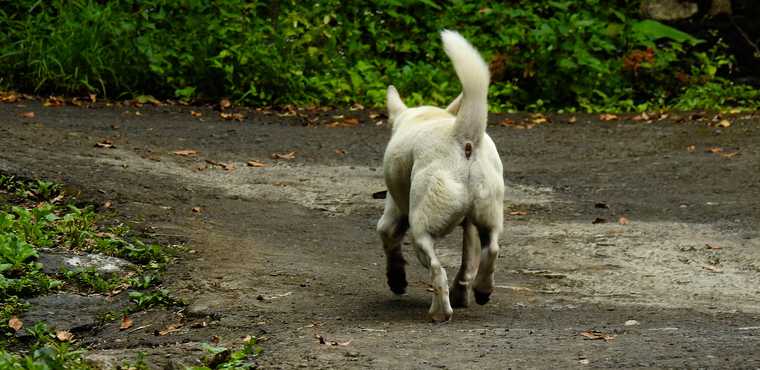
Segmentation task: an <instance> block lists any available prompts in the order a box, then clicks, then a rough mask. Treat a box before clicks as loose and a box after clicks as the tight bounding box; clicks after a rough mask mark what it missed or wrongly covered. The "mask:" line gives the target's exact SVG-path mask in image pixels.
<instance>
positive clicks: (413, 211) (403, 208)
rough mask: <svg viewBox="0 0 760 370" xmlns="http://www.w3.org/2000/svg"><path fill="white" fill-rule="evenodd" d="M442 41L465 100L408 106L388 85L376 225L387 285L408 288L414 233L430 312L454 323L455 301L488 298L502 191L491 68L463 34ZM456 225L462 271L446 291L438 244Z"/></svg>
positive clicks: (448, 35) (446, 35) (461, 303)
mask: <svg viewBox="0 0 760 370" xmlns="http://www.w3.org/2000/svg"><path fill="white" fill-rule="evenodd" d="M441 36H442V38H443V44H444V50H445V51H446V54H447V55H448V56H449V58H451V60H452V62H453V64H454V69H455V70H456V72H457V75H458V76H459V79H460V81H461V83H462V95H460V96H459V97H458V98H457V99H456V100H455V101H454V102H453V103H452V104H451V105H449V106H448V107H447V108H446V109H440V108H437V107H429V106H423V107H417V108H407V107H406V105H404V103H403V102H402V101H401V98H400V97H399V94H398V92H397V91H396V89H395V88H394V87H393V86H389V87H388V117H389V118H388V122H389V123H390V125H391V126H392V128H393V136H392V137H391V141H390V142H389V143H388V148H387V149H386V152H385V158H384V161H383V167H384V175H385V182H386V185H387V186H388V197H387V199H386V203H385V212H384V214H383V217H382V218H381V219H380V221H379V222H378V233H379V234H380V237H381V239H382V241H383V248H384V251H385V254H386V260H387V261H386V262H387V271H386V275H387V277H388V285H389V286H390V288H391V290H392V291H393V292H394V293H397V294H401V293H403V292H404V291H405V288H406V285H407V283H406V273H405V265H406V261H405V260H404V257H403V254H402V252H401V241H402V239H403V237H404V234H405V233H406V231H407V230H408V229H410V230H411V235H412V241H413V244H414V248H415V252H416V255H417V258H418V260H419V261H420V263H421V264H422V265H423V266H425V267H427V268H428V269H429V270H430V275H431V279H432V283H433V291H434V298H433V304H432V306H431V308H430V315H431V316H432V318H433V319H434V320H436V321H444V320H448V319H450V318H451V315H452V313H453V311H452V308H451V303H453V304H454V306H459V307H466V306H468V305H469V303H470V300H471V295H472V294H471V293H472V292H473V291H474V295H475V300H476V302H478V303H480V304H484V303H486V302H487V301H488V299H489V296H490V294H491V292H492V291H493V271H494V265H495V262H496V257H497V256H498V251H499V247H498V244H497V240H498V237H499V234H500V233H501V231H502V222H503V204H502V203H503V194H504V181H503V179H502V165H501V160H500V158H499V155H498V152H497V150H496V147H495V145H494V144H493V141H492V140H491V138H490V137H489V136H488V135H487V134H486V133H485V130H486V120H487V114H488V103H487V95H488V84H489V79H490V76H489V72H488V66H487V65H486V63H485V62H484V61H483V58H482V57H481V56H480V54H479V53H478V52H477V50H475V48H473V47H472V45H470V43H468V42H467V40H465V39H464V38H463V37H462V36H461V35H460V34H459V33H457V32H454V31H443V32H442V33H441ZM457 225H462V226H463V228H464V243H463V251H462V267H461V269H460V271H459V274H458V275H457V278H456V280H455V282H454V285H453V287H452V290H451V294H449V288H448V281H447V278H446V272H445V271H444V270H443V268H442V267H441V264H440V262H439V261H438V259H437V258H436V256H435V251H434V243H435V240H437V239H438V238H440V237H442V236H444V235H446V234H448V233H449V232H450V231H451V230H452V229H454V228H455V227H456V226H457ZM478 246H480V247H481V248H478ZM473 278H474V281H473Z"/></svg>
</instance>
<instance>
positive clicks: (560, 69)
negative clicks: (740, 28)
mask: <svg viewBox="0 0 760 370" xmlns="http://www.w3.org/2000/svg"><path fill="white" fill-rule="evenodd" d="M639 4H640V1H634V0H585V1H507V2H464V1H461V0H447V1H442V2H433V1H428V0H417V1H412V0H378V1H374V2H363V1H355V0H348V1H343V0H341V1H339V0H326V1H292V0H291V1H289V0H273V1H242V0H207V1H202V0H180V1H167V0H122V1H116V0H100V1H89V0H87V1H85V0H69V1H60V2H58V1H56V2H42V1H37V0H18V1H13V2H9V1H5V2H3V7H2V8H0V25H2V27H0V29H1V30H2V31H0V63H2V68H0V89H15V90H18V91H21V92H28V93H36V94H67V95H79V96H87V95H88V94H95V95H96V96H99V97H100V98H102V97H110V98H129V99H131V98H133V97H135V96H140V95H148V94H149V95H153V96H155V97H157V98H159V99H162V100H163V99H169V98H180V99H183V100H188V101H189V100H202V101H209V100H210V101H214V100H219V99H222V98H226V99H229V100H231V101H232V102H233V103H245V104H249V105H256V106H261V105H272V104H280V105H285V104H296V105H300V106H306V105H312V104H313V105H318V106H335V107H349V106H351V105H353V104H354V103H361V104H364V105H367V106H377V107H381V106H383V105H384V104H385V103H384V97H385V89H386V87H387V85H389V84H394V85H396V87H398V88H399V91H401V92H402V93H404V94H406V95H407V96H405V99H406V100H407V101H408V102H409V104H413V105H415V104H423V103H424V104H445V103H447V102H448V101H449V100H450V99H452V98H453V97H455V96H456V95H457V94H458V92H459V83H458V81H457V79H456V77H455V75H454V72H453V70H452V68H451V66H450V63H449V62H448V60H447V59H446V58H445V55H444V54H443V51H442V50H441V45H440V40H439V36H438V32H439V31H440V30H441V29H444V28H449V29H455V30H459V31H460V32H462V33H463V34H464V35H465V36H466V37H467V38H468V39H470V40H471V41H472V42H473V44H474V45H475V46H476V47H477V48H478V49H480V50H481V51H482V52H483V53H484V56H485V57H486V59H488V60H490V62H491V67H492V74H493V83H492V86H491V90H490V92H491V93H490V102H491V103H490V104H491V109H492V110H495V111H507V110H544V111H551V110H562V111H576V110H579V111H580V110H583V111H601V110H607V111H634V110H636V111H643V110H648V109H662V108H679V109H722V108H727V107H739V108H746V109H756V108H758V105H759V104H758V98H759V97H760V95H759V93H758V91H757V90H754V89H751V88H749V87H746V86H734V85H733V84H732V83H731V82H730V81H728V80H726V79H725V77H726V76H727V74H728V73H729V72H730V69H731V66H732V63H731V60H732V56H731V55H730V54H729V53H728V52H727V50H726V48H725V45H722V44H721V43H720V42H716V41H710V42H708V41H703V40H696V39H694V38H693V37H691V36H689V35H688V34H685V33H683V32H680V31H678V30H676V29H674V28H672V27H669V26H666V25H664V24H661V23H658V22H656V21H652V20H641V19H640V16H639V14H638V5H639ZM716 36H719V35H716ZM714 40H719V37H715V38H714Z"/></svg>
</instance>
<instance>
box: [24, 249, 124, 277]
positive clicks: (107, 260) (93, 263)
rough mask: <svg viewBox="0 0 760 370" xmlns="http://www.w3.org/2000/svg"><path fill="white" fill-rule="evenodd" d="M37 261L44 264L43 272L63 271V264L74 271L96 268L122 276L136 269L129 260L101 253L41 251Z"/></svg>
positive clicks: (57, 272)
mask: <svg viewBox="0 0 760 370" xmlns="http://www.w3.org/2000/svg"><path fill="white" fill-rule="evenodd" d="M37 263H41V264H42V272H44V273H46V274H60V273H62V272H63V270H61V269H60V267H58V266H63V268H65V269H66V270H68V271H74V270H76V269H78V268H81V269H85V270H86V269H89V268H95V271H96V272H99V273H101V274H117V275H120V276H121V275H124V274H125V272H126V271H131V270H133V269H134V265H133V264H132V263H130V262H129V261H127V260H123V259H121V258H116V257H111V256H103V255H100V254H85V255H78V254H69V253H66V254H51V253H40V257H39V258H38V259H37Z"/></svg>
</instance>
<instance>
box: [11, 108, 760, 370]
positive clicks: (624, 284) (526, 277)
mask: <svg viewBox="0 0 760 370" xmlns="http://www.w3.org/2000/svg"><path fill="white" fill-rule="evenodd" d="M180 108H181V107H142V108H135V107H120V108H116V107H108V108H103V109H96V110H88V109H84V108H79V107H43V106H42V102H37V101H24V102H21V103H16V104H0V148H2V149H0V169H2V170H4V171H8V172H11V173H15V174H18V175H21V176H27V177H35V178H41V179H45V180H50V181H57V182H62V183H65V184H67V185H68V186H69V189H70V190H69V191H70V192H74V193H75V194H78V196H80V197H86V198H92V199H94V200H95V201H96V202H99V203H100V204H105V202H110V203H112V206H111V207H110V208H109V209H111V210H115V211H117V217H120V218H123V219H124V221H127V222H130V223H133V224H135V225H137V226H143V227H150V228H155V229H152V230H154V232H155V233H156V234H159V235H169V236H171V237H173V238H179V239H181V240H184V241H185V242H187V243H188V244H189V245H192V246H193V247H194V249H195V250H196V251H197V253H192V254H189V255H188V256H187V259H185V260H184V261H182V262H181V263H179V264H176V265H174V266H172V268H171V269H172V270H171V274H170V275H169V276H168V277H167V278H166V284H165V285H166V288H168V289H170V291H171V292H172V293H173V294H174V295H175V296H177V297H182V298H184V299H185V300H187V301H188V302H189V303H190V305H189V307H188V308H187V310H186V312H185V314H187V316H188V319H189V320H190V321H198V322H204V321H205V322H207V323H210V324H211V325H209V326H207V327H204V328H198V329H193V328H187V327H186V328H184V329H183V330H181V331H180V332H178V333H175V334H172V335H168V336H162V337H155V336H153V335H152V332H153V331H152V329H151V328H153V327H156V326H159V327H160V326H162V325H163V327H165V326H167V325H169V324H170V323H171V321H172V320H176V315H174V314H173V313H172V312H170V311H167V310H162V309H159V310H151V311H148V312H145V313H142V314H138V315H135V317H133V320H135V326H143V325H149V326H150V327H149V328H147V329H145V330H144V331H137V332H132V333H129V334H126V333H124V332H119V331H118V329H117V327H116V324H108V325H105V326H103V327H101V328H99V329H97V330H94V331H93V332H92V333H91V335H90V337H89V338H87V340H86V343H87V344H88V345H89V347H90V356H92V357H93V358H95V357H97V358H101V359H105V360H113V359H123V358H134V356H135V353H136V351H138V350H139V351H143V352H147V353H148V354H149V355H148V356H147V357H146V360H148V361H149V362H151V363H153V364H156V365H157V366H172V364H175V365H176V364H177V363H179V362H184V363H185V364H187V365H193V364H200V363H199V362H197V361H198V359H200V358H202V357H203V355H204V354H203V353H202V352H201V351H199V349H200V344H201V343H203V342H210V341H211V340H212V338H213V337H214V336H218V337H219V339H220V343H219V345H234V344H239V343H240V342H241V341H242V338H243V337H245V336H246V335H254V336H257V337H260V338H262V341H261V342H260V343H261V346H262V347H263V348H264V349H263V352H262V353H261V355H260V356H259V357H258V358H256V359H255V362H256V364H258V365H259V366H260V368H262V369H278V368H282V369H291V368H295V367H307V368H330V369H336V368H338V369H353V368H361V367H367V368H378V369H386V368H394V369H428V368H448V369H483V368H485V369H492V368H498V369H506V368H580V367H599V368H620V367H635V366H651V367H656V368H704V367H707V368H757V367H760V319H758V315H759V314H760V288H759V287H760V241H759V239H758V230H760V228H759V226H760V167H758V166H757V163H758V162H759V159H760V153H759V152H758V151H757V143H758V142H760V118H745V116H747V114H743V115H726V116H725V117H723V118H728V119H729V120H730V121H731V126H729V127H716V126H708V125H707V124H706V122H704V121H689V120H687V121H686V122H682V123H674V122H673V119H666V120H662V121H656V120H655V121H653V122H652V123H644V122H641V121H631V120H622V121H599V120H598V116H596V115H578V116H577V117H578V119H577V121H576V122H575V123H573V124H568V123H566V122H564V121H567V119H568V118H570V116H561V117H551V120H552V123H549V124H539V125H535V126H534V127H533V128H532V129H523V130H519V129H515V128H513V127H500V126H496V125H494V126H490V127H489V134H490V135H491V136H492V137H493V139H494V141H495V142H496V144H497V147H498V148H499V151H500V154H501V155H502V159H503V161H504V164H505V179H506V182H507V200H506V202H505V205H504V207H505V212H524V213H527V214H525V215H508V216H506V223H505V233H504V235H503V236H502V239H501V241H500V245H501V258H500V261H499V265H498V271H497V275H496V279H497V285H498V288H497V290H496V291H495V292H494V294H493V295H492V299H491V302H490V303H488V304H487V305H485V306H474V307H470V308H467V309H457V310H455V312H454V317H453V319H452V321H451V322H449V323H445V324H432V323H430V322H429V319H428V317H427V309H428V307H429V304H430V298H431V297H430V293H429V292H428V291H427V288H428V285H427V280H428V279H427V272H426V271H425V270H423V269H422V268H421V267H420V266H419V265H417V264H416V263H411V264H410V267H409V272H408V274H409V281H410V288H409V289H408V292H407V294H405V295H403V296H401V297H396V296H394V295H393V294H392V293H391V292H390V290H389V289H388V288H387V286H386V283H385V276H384V266H383V262H384V257H383V255H382V251H381V248H380V243H379V241H378V238H377V237H376V234H375V231H374V227H375V223H376V221H377V219H378V218H379V217H380V215H381V213H382V200H377V199H373V198H372V193H374V192H377V191H380V190H383V189H384V185H383V181H382V169H381V161H382V152H383V150H384V146H385V144H386V143H387V140H388V138H389V132H388V131H387V128H386V127H384V126H376V125H375V121H376V120H377V119H369V118H368V117H367V116H368V112H365V111H356V112H320V114H322V116H320V117H321V121H323V122H324V121H328V122H332V121H339V119H334V118H332V116H335V115H339V114H346V115H349V116H354V117H357V118H360V119H361V123H360V125H359V126H355V127H324V126H321V127H301V125H300V122H301V121H302V119H299V118H294V117H278V116H277V115H264V114H261V113H260V112H252V111H247V110H246V111H242V113H244V114H246V115H250V117H249V118H248V119H247V120H246V121H245V122H231V121H222V120H220V119H219V114H218V113H217V112H213V111H211V110H210V109H205V108H202V109H198V108H193V110H196V111H200V112H202V116H200V117H198V116H193V115H191V114H190V110H191V109H190V108H188V107H184V108H183V109H182V112H179V110H180ZM29 111H33V112H34V113H35V117H34V118H31V119H30V118H20V117H18V114H20V113H24V112H29ZM137 112H139V115H137V114H136V113H137ZM309 114H310V115H311V116H314V115H315V114H314V113H309ZM671 116H673V114H671ZM682 116H684V117H685V116H686V115H682ZM507 117H509V118H510V119H512V120H515V121H518V122H520V120H522V119H523V118H524V117H523V116H522V115H516V116H512V115H510V116H507V115H494V116H492V117H491V120H492V121H493V123H497V122H499V121H504V120H505V119H506V118H507ZM626 117H628V118H630V117H631V116H626ZM671 118H672V117H671ZM710 118H712V117H710ZM104 139H108V140H112V141H113V142H114V143H115V145H116V146H118V148H116V149H114V148H97V147H94V145H95V143H97V142H100V141H102V140H104ZM690 146H693V147H694V148H693V149H691V150H689V147H690ZM718 147H719V148H722V149H723V152H722V153H708V152H707V151H708V150H709V149H711V148H718ZM188 149H190V150H195V151H197V154H193V155H189V156H181V155H175V154H171V152H172V151H180V150H188ZM336 150H338V151H341V150H343V151H345V152H346V153H341V152H335V151H336ZM293 151H295V154H294V156H295V158H294V159H271V158H270V155H271V154H273V153H279V154H287V153H290V152H293ZM737 151H741V152H742V154H740V155H736V156H733V157H724V156H723V155H724V154H729V153H734V152H737ZM151 158H153V159H151ZM205 160H208V161H211V162H213V163H223V164H227V165H233V166H235V167H236V169H235V170H232V171H229V170H224V169H222V168H221V167H220V166H216V165H214V164H210V163H208V162H206V161H205ZM247 161H257V162H263V163H266V164H268V165H269V167H251V166H247V165H246V162H247ZM199 167H205V169H203V170H199V169H198V168H199ZM193 207H201V212H199V213H198V212H192V211H191V209H192V208H193ZM140 216H142V217H144V218H145V219H144V221H143V220H142V219H141V218H138V217H140ZM620 217H625V218H627V219H628V220H629V224H627V225H620V224H619V223H618V219H619V218H620ZM595 218H603V219H606V220H607V222H606V223H597V224H592V220H594V219H595ZM460 243H461V236H459V235H456V234H453V235H451V236H449V237H447V238H446V239H445V240H444V241H443V243H442V245H441V246H440V247H439V249H438V254H439V256H440V258H441V261H442V262H443V264H444V266H445V267H446V268H447V270H448V271H449V276H453V275H454V271H455V270H456V268H457V267H458V265H459V255H458V253H459V252H458V249H459V244H460ZM706 244H711V245H715V246H725V248H724V249H710V248H708V247H706ZM405 248H406V249H405V250H406V251H409V252H411V251H410V250H409V246H407V247H405ZM410 262H413V261H410ZM704 266H713V267H714V268H716V269H719V270H721V271H722V272H714V271H711V270H708V269H705V268H704ZM588 331H598V332H600V333H601V334H608V335H610V336H614V338H613V339H609V340H603V339H598V340H591V339H588V338H586V337H584V336H581V335H580V333H582V332H588ZM315 334H319V335H321V336H323V337H324V338H325V339H326V340H328V341H336V342H348V341H351V343H350V344H349V345H347V346H332V347H330V346H324V345H321V344H319V341H318V340H317V339H316V338H315ZM105 360H104V361H105ZM194 361H195V362H194Z"/></svg>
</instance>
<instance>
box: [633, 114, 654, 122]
mask: <svg viewBox="0 0 760 370" xmlns="http://www.w3.org/2000/svg"><path fill="white" fill-rule="evenodd" d="M649 118H650V117H649V115H647V114H646V112H645V113H641V114H639V115H638V116H636V117H633V118H631V119H632V120H634V121H646V120H648V119H649Z"/></svg>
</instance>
